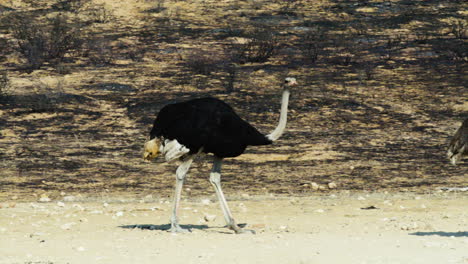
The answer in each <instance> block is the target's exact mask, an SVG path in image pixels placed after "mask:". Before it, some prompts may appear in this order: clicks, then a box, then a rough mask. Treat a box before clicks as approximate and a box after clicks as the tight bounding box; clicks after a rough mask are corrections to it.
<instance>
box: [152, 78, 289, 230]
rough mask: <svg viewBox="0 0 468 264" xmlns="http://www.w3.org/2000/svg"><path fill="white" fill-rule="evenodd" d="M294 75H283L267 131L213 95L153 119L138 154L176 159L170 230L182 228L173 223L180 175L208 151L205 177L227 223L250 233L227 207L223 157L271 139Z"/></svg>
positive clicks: (283, 118) (174, 106)
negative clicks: (210, 159) (209, 161)
mask: <svg viewBox="0 0 468 264" xmlns="http://www.w3.org/2000/svg"><path fill="white" fill-rule="evenodd" d="M295 85H297V83H296V79H295V78H291V77H288V78H286V79H285V82H284V86H283V94H282V99H281V113H280V119H279V124H278V126H277V127H276V128H275V129H274V130H273V132H271V133H270V134H268V135H263V134H261V133H260V132H259V131H258V130H257V129H255V128H254V127H253V126H252V125H250V124H249V123H247V122H246V121H244V120H243V119H241V118H240V117H239V116H238V115H237V114H236V113H235V112H234V110H233V109H232V108H231V107H230V106H229V105H228V104H226V103H225V102H223V101H221V100H219V99H216V98H211V97H207V98H200V99H193V100H189V101H186V102H181V103H175V104H169V105H166V106H164V107H163V108H162V109H161V111H160V112H159V114H158V116H157V117H156V120H155V121H154V124H153V128H152V129H151V132H150V140H149V141H147V142H146V143H145V146H144V153H143V158H144V159H145V160H148V161H149V160H151V159H153V158H155V157H157V156H158V154H159V153H161V154H162V155H164V157H165V159H166V161H167V162H170V161H174V160H180V161H181V164H180V165H179V167H178V168H177V170H176V186H175V194H174V203H173V208H172V216H171V228H170V229H169V231H171V232H187V231H188V230H185V229H183V228H181V227H180V225H179V223H178V216H177V214H178V209H179V203H180V195H181V191H182V185H183V183H184V179H185V175H186V174H187V172H188V170H189V168H190V165H191V164H192V161H193V159H194V158H195V157H196V156H197V155H198V154H201V153H203V154H208V153H212V154H213V168H212V170H211V173H210V183H211V184H212V185H213V187H214V189H215V191H216V196H217V197H218V200H219V203H220V205H221V210H222V211H223V215H224V219H225V220H226V223H227V227H228V228H230V229H231V230H234V232H235V233H236V234H239V233H255V231H253V230H247V229H242V228H240V227H239V226H238V225H237V224H236V222H235V221H234V218H233V217H232V214H231V211H230V210H229V207H228V204H227V202H226V198H225V197H224V194H223V190H222V189H221V164H222V160H223V158H228V157H237V156H239V155H241V154H242V153H243V152H244V150H245V149H246V147H247V146H260V145H269V144H271V143H273V141H275V140H277V139H278V138H279V137H280V136H281V135H282V134H283V131H284V129H285V127H286V119H287V111H288V101H289V93H290V92H289V87H291V86H295Z"/></svg>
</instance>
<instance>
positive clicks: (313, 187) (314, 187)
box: [310, 182, 320, 191]
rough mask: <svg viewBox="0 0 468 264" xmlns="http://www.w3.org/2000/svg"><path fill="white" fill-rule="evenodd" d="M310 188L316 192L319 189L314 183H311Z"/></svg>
mask: <svg viewBox="0 0 468 264" xmlns="http://www.w3.org/2000/svg"><path fill="white" fill-rule="evenodd" d="M310 188H312V190H314V191H317V190H318V189H319V188H320V186H319V185H318V184H317V183H316V182H311V183H310Z"/></svg>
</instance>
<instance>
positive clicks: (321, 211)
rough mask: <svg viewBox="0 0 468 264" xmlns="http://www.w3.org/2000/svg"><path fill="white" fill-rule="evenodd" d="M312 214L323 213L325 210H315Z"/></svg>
mask: <svg viewBox="0 0 468 264" xmlns="http://www.w3.org/2000/svg"><path fill="white" fill-rule="evenodd" d="M314 212H316V213H325V210H323V209H317V210H315V211H314Z"/></svg>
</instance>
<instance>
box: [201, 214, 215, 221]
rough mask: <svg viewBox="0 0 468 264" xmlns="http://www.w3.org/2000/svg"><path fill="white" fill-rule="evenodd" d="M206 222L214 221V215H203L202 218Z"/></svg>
mask: <svg viewBox="0 0 468 264" xmlns="http://www.w3.org/2000/svg"><path fill="white" fill-rule="evenodd" d="M203 219H205V221H206V222H213V221H214V220H215V219H216V215H210V214H205V216H204V217H203Z"/></svg>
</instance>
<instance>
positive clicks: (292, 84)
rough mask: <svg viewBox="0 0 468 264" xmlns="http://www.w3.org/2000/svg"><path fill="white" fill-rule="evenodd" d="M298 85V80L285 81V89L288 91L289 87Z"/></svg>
mask: <svg viewBox="0 0 468 264" xmlns="http://www.w3.org/2000/svg"><path fill="white" fill-rule="evenodd" d="M296 85H297V82H296V78H294V77H286V78H285V79H284V88H285V89H288V88H289V87H291V86H296Z"/></svg>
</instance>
